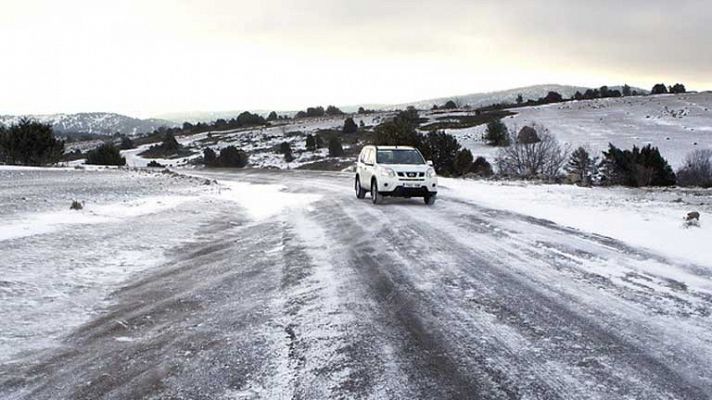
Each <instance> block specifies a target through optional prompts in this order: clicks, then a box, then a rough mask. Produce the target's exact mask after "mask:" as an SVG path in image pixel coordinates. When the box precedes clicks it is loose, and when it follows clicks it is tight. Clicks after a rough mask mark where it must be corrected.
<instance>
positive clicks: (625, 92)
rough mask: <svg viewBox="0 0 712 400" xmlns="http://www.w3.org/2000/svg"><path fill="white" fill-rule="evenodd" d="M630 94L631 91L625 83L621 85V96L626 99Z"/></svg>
mask: <svg viewBox="0 0 712 400" xmlns="http://www.w3.org/2000/svg"><path fill="white" fill-rule="evenodd" d="M631 94H632V93H631V91H630V86H628V84H627V83H626V84H625V85H623V96H626V97H628V96H630V95H631Z"/></svg>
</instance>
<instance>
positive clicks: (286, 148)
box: [279, 142, 294, 163]
mask: <svg viewBox="0 0 712 400" xmlns="http://www.w3.org/2000/svg"><path fill="white" fill-rule="evenodd" d="M279 152H280V153H282V154H283V155H284V161H286V162H288V163H290V162H292V161H294V156H293V155H292V145H291V144H289V142H282V144H280V145H279Z"/></svg>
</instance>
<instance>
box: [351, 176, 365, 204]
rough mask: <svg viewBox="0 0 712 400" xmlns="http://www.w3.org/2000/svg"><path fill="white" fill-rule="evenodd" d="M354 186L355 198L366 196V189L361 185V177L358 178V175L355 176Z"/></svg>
mask: <svg viewBox="0 0 712 400" xmlns="http://www.w3.org/2000/svg"><path fill="white" fill-rule="evenodd" d="M354 186H355V188H356V198H357V199H363V198H364V197H366V191H365V190H364V189H363V188H362V187H361V179H359V177H358V176H357V177H356V181H355V182H354Z"/></svg>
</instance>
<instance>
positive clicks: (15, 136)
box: [0, 118, 64, 166]
mask: <svg viewBox="0 0 712 400" xmlns="http://www.w3.org/2000/svg"><path fill="white" fill-rule="evenodd" d="M63 154H64V142H63V141H61V140H58V139H56V138H55V137H54V132H53V131H52V126H51V125H49V124H41V123H39V122H36V121H32V120H30V119H27V118H22V119H21V120H20V121H19V123H17V124H12V125H10V127H9V128H7V129H5V128H2V129H0V162H3V163H6V164H11V165H12V164H14V165H34V166H39V165H48V164H54V163H56V162H59V160H60V159H61V158H62V155H63Z"/></svg>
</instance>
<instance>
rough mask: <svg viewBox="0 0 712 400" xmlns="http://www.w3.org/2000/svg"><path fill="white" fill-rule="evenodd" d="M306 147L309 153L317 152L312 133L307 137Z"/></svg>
mask: <svg viewBox="0 0 712 400" xmlns="http://www.w3.org/2000/svg"><path fill="white" fill-rule="evenodd" d="M306 147H307V151H314V150H316V140H315V139H314V136H313V135H312V134H311V133H310V134H308V135H307V139H306Z"/></svg>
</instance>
